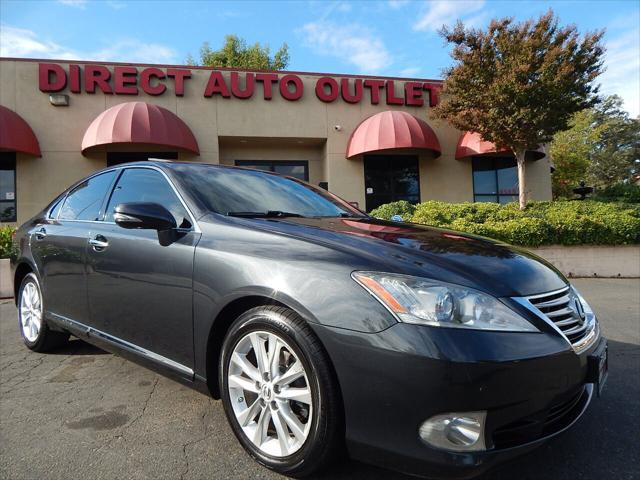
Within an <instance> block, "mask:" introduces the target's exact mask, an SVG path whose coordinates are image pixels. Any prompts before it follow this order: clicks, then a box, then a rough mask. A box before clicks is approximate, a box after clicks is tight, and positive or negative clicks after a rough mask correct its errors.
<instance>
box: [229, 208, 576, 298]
mask: <svg viewBox="0 0 640 480" xmlns="http://www.w3.org/2000/svg"><path fill="white" fill-rule="evenodd" d="M236 220H238V221H240V222H242V223H245V224H246V223H248V224H250V225H251V228H258V229H260V230H267V231H270V232H272V233H279V234H283V235H287V236H293V237H296V238H298V239H301V240H305V241H309V242H313V243H316V244H321V245H325V246H328V247H330V248H332V249H336V250H341V251H343V252H349V253H351V254H353V255H355V256H357V257H359V258H360V260H361V261H360V262H357V268H360V269H362V266H363V265H365V268H367V269H370V270H378V271H386V272H393V273H403V274H407V275H416V276H423V277H427V278H433V279H435V280H440V281H445V282H449V283H456V284H459V285H464V286H467V287H471V288H476V289H478V290H482V291H485V292H487V293H490V294H492V295H495V296H498V297H504V296H525V295H533V294H536V293H543V292H549V291H552V290H557V289H559V288H562V287H564V286H565V285H566V284H567V280H566V279H565V278H564V277H563V275H562V274H561V273H560V272H559V271H558V270H556V269H555V268H554V267H553V266H552V265H551V264H549V263H547V262H546V261H545V260H543V259H541V258H539V257H537V256H535V255H533V254H532V253H530V252H528V251H526V250H524V249H520V248H517V247H513V246H509V245H507V244H504V243H502V242H499V241H496V240H491V239H488V238H484V237H479V236H475V235H469V234H464V233H460V232H454V231H451V230H443V229H438V228H433V227H427V226H423V225H417V224H413V223H400V222H387V221H384V220H377V219H372V218H296V217H288V218H283V219H236Z"/></svg>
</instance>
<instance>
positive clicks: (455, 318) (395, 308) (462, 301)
mask: <svg viewBox="0 0 640 480" xmlns="http://www.w3.org/2000/svg"><path fill="white" fill-rule="evenodd" d="M352 276H353V278H354V280H355V281H357V282H358V283H359V284H360V285H362V286H363V287H364V288H365V289H367V290H368V291H369V293H371V294H372V295H373V296H374V297H375V298H376V299H378V300H379V301H380V302H381V303H382V304H383V305H384V306H385V307H387V308H388V309H389V310H390V311H391V312H392V313H393V314H394V315H395V316H396V317H397V318H398V320H400V321H402V322H407V323H418V324H422V325H433V326H437V327H456V328H473V329H477V330H498V331H509V332H538V331H539V330H538V329H537V328H536V327H535V326H533V325H532V324H531V323H529V322H528V321H527V320H525V319H524V318H522V317H521V316H520V315H518V314H517V313H516V312H514V311H513V310H511V309H510V308H508V307H507V306H506V305H504V304H503V303H502V302H500V301H499V300H498V299H496V298H494V297H492V296H490V295H487V294H485V293H482V292H478V291H477V290H472V289H470V288H466V287H460V286H457V285H450V284H446V283H441V282H436V281H434V280H429V279H426V278H419V277H410V276H408V275H397V274H391V273H377V272H354V273H353V274H352Z"/></svg>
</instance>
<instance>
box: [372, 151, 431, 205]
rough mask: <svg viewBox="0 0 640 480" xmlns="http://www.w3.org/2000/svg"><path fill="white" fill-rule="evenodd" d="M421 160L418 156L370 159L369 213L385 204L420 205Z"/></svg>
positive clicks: (388, 156) (386, 156) (376, 156)
mask: <svg viewBox="0 0 640 480" xmlns="http://www.w3.org/2000/svg"><path fill="white" fill-rule="evenodd" d="M418 170H419V169H418V157H416V156H414V155H367V156H366V157H364V182H365V189H366V190H365V193H366V195H367V197H366V198H367V211H371V210H373V209H374V208H377V207H379V206H380V205H383V204H385V203H389V202H397V201H398V200H406V201H407V202H410V203H414V204H415V203H418V202H419V201H420V174H419V171H418Z"/></svg>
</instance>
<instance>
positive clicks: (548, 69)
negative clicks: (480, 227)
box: [434, 10, 603, 208]
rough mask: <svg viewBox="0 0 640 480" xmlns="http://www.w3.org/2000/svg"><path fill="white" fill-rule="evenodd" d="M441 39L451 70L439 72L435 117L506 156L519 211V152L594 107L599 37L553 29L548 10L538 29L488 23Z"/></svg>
mask: <svg viewBox="0 0 640 480" xmlns="http://www.w3.org/2000/svg"><path fill="white" fill-rule="evenodd" d="M440 34H441V35H442V36H443V37H444V39H445V40H446V41H447V42H448V43H451V44H453V45H454V48H453V50H452V52H451V56H452V57H453V59H454V65H453V66H452V67H450V68H448V69H446V70H445V72H444V74H445V81H444V85H443V89H442V97H441V102H440V104H439V105H438V106H436V107H435V108H434V114H435V116H436V117H437V118H442V119H445V120H447V121H449V122H450V123H451V124H453V125H454V126H455V127H456V128H458V129H460V130H467V131H475V132H478V133H479V134H480V135H481V136H482V138H483V139H484V140H487V141H490V142H493V143H495V144H496V145H497V146H498V147H506V148H508V149H509V150H510V151H511V152H513V154H514V155H515V158H516V161H517V165H518V187H519V192H520V195H519V200H520V208H524V207H525V205H526V190H525V187H526V185H525V152H526V151H527V150H533V149H535V148H537V147H538V146H539V145H540V144H543V143H546V142H548V141H550V140H551V138H552V136H553V135H554V134H555V133H556V132H558V131H561V130H564V129H566V127H567V123H568V121H569V119H570V118H571V115H572V114H574V113H575V112H577V111H580V110H582V109H584V108H587V107H590V106H592V105H594V104H595V103H596V102H597V91H598V88H597V86H595V85H594V84H593V81H594V80H595V78H596V77H597V76H598V75H599V74H600V73H601V71H602V54H603V47H602V45H601V38H602V35H603V32H592V33H587V34H586V35H584V37H582V38H580V35H579V34H578V31H577V29H576V27H575V26H573V25H571V26H568V27H562V28H561V27H559V26H558V20H557V18H556V17H555V16H554V14H553V12H552V11H551V10H550V11H549V12H547V13H546V14H544V15H542V16H541V17H540V18H539V19H538V20H537V21H536V20H528V21H525V22H522V23H514V20H513V18H503V19H500V20H492V21H491V23H490V24H489V27H488V29H487V30H486V31H483V30H480V29H473V28H469V29H467V28H465V27H464V25H463V24H462V23H461V22H458V23H457V24H456V25H455V27H453V28H452V29H450V28H447V27H444V28H443V29H442V30H441V31H440Z"/></svg>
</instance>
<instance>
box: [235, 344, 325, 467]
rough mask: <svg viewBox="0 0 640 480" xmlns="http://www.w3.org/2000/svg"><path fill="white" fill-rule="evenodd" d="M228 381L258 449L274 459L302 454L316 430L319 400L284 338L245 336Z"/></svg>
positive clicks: (237, 410)
mask: <svg viewBox="0 0 640 480" xmlns="http://www.w3.org/2000/svg"><path fill="white" fill-rule="evenodd" d="M227 380H228V381H227V384H228V389H229V397H230V400H231V403H232V407H233V411H234V414H235V417H236V420H237V421H238V424H239V425H240V427H241V428H242V431H243V432H244V434H245V435H246V437H247V438H248V439H249V440H250V441H251V442H252V443H253V444H254V445H255V446H256V447H257V448H259V449H260V450H261V451H262V452H263V453H265V454H267V455H271V456H274V457H286V456H289V455H292V454H294V453H295V452H297V451H298V450H300V448H301V447H302V446H303V445H304V442H305V441H306V439H307V437H308V436H309V431H310V429H311V423H312V422H311V419H312V418H313V417H312V414H313V396H312V392H311V387H310V384H309V380H308V378H307V373H306V371H305V368H304V365H303V364H302V362H301V361H300V358H298V356H297V355H296V353H295V352H294V350H293V349H292V348H291V347H290V346H289V344H287V342H286V341H285V340H284V339H283V338H282V337H280V336H278V335H276V334H274V333H272V332H266V331H253V332H249V333H247V334H246V335H245V336H243V337H242V338H241V339H240V340H239V341H238V343H237V344H236V346H235V348H234V349H233V352H232V354H231V358H230V361H229V367H228V372H227Z"/></svg>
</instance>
